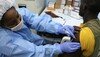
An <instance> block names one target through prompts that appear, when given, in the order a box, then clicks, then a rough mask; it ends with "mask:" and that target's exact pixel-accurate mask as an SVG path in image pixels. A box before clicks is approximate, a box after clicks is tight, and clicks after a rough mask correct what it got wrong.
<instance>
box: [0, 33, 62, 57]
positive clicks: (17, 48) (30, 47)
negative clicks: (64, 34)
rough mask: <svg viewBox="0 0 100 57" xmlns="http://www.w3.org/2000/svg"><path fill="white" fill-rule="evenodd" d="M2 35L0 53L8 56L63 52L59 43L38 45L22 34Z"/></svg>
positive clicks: (45, 55)
mask: <svg viewBox="0 0 100 57" xmlns="http://www.w3.org/2000/svg"><path fill="white" fill-rule="evenodd" d="M0 36H2V37H1V38H0V53H2V54H3V55H5V56H8V57H53V55H54V54H59V53H61V50H60V47H59V44H54V45H49V44H48V45H44V46H43V45H40V46H36V45H35V44H34V43H31V42H29V41H27V40H24V39H22V38H21V37H20V36H16V37H15V36H9V35H4V34H2V35H0ZM5 36H7V37H5Z"/></svg>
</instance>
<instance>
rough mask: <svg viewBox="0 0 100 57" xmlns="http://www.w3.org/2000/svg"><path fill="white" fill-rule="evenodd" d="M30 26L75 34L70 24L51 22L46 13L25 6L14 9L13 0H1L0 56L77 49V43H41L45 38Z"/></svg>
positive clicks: (31, 56)
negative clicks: (37, 12) (37, 13)
mask: <svg viewBox="0 0 100 57" xmlns="http://www.w3.org/2000/svg"><path fill="white" fill-rule="evenodd" d="M30 29H35V30H38V31H45V32H49V33H55V34H59V33H62V34H67V35H70V36H72V37H74V36H73V31H74V30H73V27H70V26H64V27H63V26H62V25H61V24H58V23H55V22H52V20H51V17H50V16H49V15H47V14H43V15H41V16H37V15H36V14H34V13H32V12H30V11H29V10H27V9H26V8H20V9H17V10H16V8H15V7H14V0H0V57H53V55H57V54H61V53H64V52H67V53H70V52H75V51H76V50H77V49H79V48H80V44H79V43H77V42H65V43H62V44H58V43H55V44H53V45H50V44H46V45H42V44H43V43H44V42H45V40H44V38H42V37H40V36H38V35H36V34H33V33H32V32H31V30H30ZM65 31H67V33H65Z"/></svg>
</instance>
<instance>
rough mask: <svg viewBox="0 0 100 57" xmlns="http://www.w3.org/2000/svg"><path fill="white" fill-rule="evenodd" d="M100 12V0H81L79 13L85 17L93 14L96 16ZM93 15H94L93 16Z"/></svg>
mask: <svg viewBox="0 0 100 57" xmlns="http://www.w3.org/2000/svg"><path fill="white" fill-rule="evenodd" d="M99 12H100V0H81V5H80V12H79V15H80V16H82V17H83V18H84V17H86V18H87V17H89V15H90V14H93V15H94V17H95V18H96V17H97V15H98V13H99ZM91 17H92V16H91Z"/></svg>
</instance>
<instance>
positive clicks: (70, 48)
mask: <svg viewBox="0 0 100 57" xmlns="http://www.w3.org/2000/svg"><path fill="white" fill-rule="evenodd" d="M60 48H61V50H62V52H67V53H71V52H75V51H76V50H77V49H79V48H80V43H77V42H64V43H62V44H60Z"/></svg>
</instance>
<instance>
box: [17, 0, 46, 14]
mask: <svg viewBox="0 0 100 57" xmlns="http://www.w3.org/2000/svg"><path fill="white" fill-rule="evenodd" d="M16 2H17V5H18V4H26V6H27V8H28V9H29V10H30V11H32V12H35V13H38V14H39V13H40V12H41V11H42V10H43V8H44V2H45V1H44V0H16Z"/></svg>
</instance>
